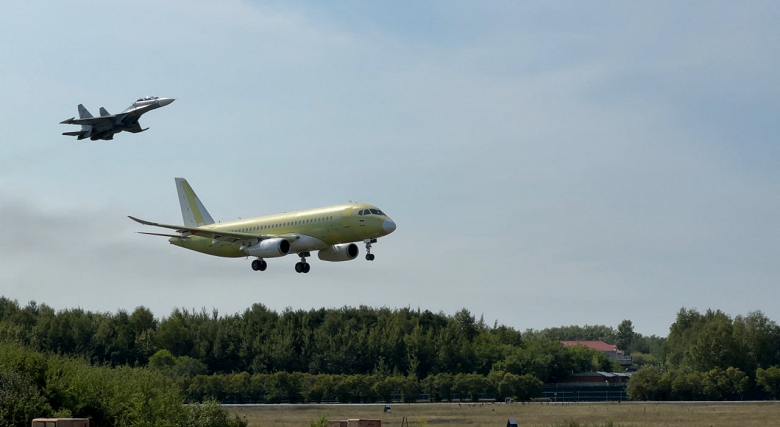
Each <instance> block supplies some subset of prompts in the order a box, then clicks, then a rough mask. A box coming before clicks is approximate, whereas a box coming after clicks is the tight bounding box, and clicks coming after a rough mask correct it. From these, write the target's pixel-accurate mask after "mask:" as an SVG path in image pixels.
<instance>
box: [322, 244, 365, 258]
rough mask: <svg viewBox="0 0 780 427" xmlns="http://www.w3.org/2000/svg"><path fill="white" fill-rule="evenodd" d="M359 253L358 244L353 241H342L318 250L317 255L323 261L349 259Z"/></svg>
mask: <svg viewBox="0 0 780 427" xmlns="http://www.w3.org/2000/svg"><path fill="white" fill-rule="evenodd" d="M359 253H360V249H359V248H358V245H356V244H354V243H342V244H340V245H333V246H328V247H327V248H325V249H322V250H320V251H319V252H318V253H317V256H318V257H319V258H320V259H321V260H323V261H350V260H353V259H355V258H357V256H358V254H359Z"/></svg>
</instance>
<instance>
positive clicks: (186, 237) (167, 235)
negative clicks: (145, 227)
mask: <svg viewBox="0 0 780 427" xmlns="http://www.w3.org/2000/svg"><path fill="white" fill-rule="evenodd" d="M138 234H146V235H149V236H161V237H176V238H179V239H189V238H190V237H189V236H184V237H182V236H180V235H178V234H164V233H145V232H143V231H139V232H138Z"/></svg>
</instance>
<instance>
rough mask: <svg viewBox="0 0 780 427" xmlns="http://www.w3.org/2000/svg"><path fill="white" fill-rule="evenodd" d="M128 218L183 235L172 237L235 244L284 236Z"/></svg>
mask: <svg viewBox="0 0 780 427" xmlns="http://www.w3.org/2000/svg"><path fill="white" fill-rule="evenodd" d="M128 218H130V219H132V220H133V221H135V222H137V223H139V224H143V225H151V226H153V227H161V228H168V229H170V230H176V232H178V233H181V234H180V235H178V236H170V237H189V236H200V237H207V238H209V239H212V240H223V241H224V240H229V241H233V242H238V241H242V240H251V239H260V240H264V239H271V238H275V237H282V236H275V235H272V234H261V235H257V234H252V233H238V232H235V231H221V230H212V229H209V228H200V227H186V226H183V225H170V224H159V223H156V222H151V221H144V220H142V219H139V218H135V217H132V216H128ZM143 234H150V233H143ZM282 238H283V239H286V240H289V239H287V237H286V236H284V237H282Z"/></svg>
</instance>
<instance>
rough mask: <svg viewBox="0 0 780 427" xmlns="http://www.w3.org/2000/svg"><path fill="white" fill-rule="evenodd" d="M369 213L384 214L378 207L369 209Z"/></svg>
mask: <svg viewBox="0 0 780 427" xmlns="http://www.w3.org/2000/svg"><path fill="white" fill-rule="evenodd" d="M371 213H372V214H374V215H384V214H383V213H382V211H380V210H379V209H371Z"/></svg>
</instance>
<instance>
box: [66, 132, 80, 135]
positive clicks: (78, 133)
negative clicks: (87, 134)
mask: <svg viewBox="0 0 780 427" xmlns="http://www.w3.org/2000/svg"><path fill="white" fill-rule="evenodd" d="M62 134H63V135H68V136H80V135H81V132H62Z"/></svg>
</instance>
